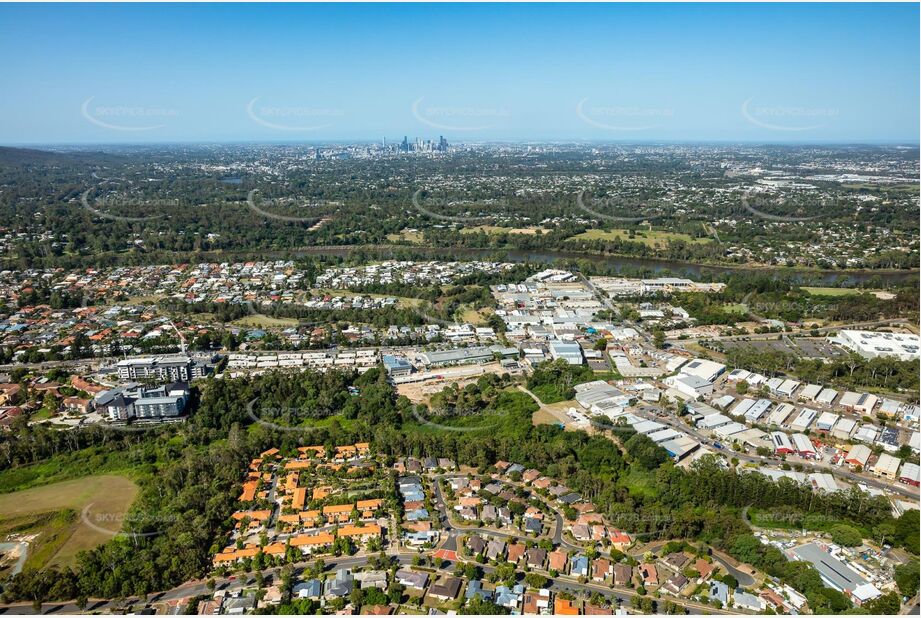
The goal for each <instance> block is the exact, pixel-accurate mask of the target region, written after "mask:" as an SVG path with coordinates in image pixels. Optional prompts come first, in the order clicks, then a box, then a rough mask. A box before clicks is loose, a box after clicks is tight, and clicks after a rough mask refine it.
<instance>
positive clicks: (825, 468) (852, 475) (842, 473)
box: [638, 405, 919, 501]
mask: <svg viewBox="0 0 921 618" xmlns="http://www.w3.org/2000/svg"><path fill="white" fill-rule="evenodd" d="M648 410H653V411H654V412H653V413H652V415H651V417H652V418H653V420H656V421H659V422H661V423H665V424H666V425H668V426H669V427H671V428H672V429H675V430H678V431H683V432H684V433H687V434H689V435H690V436H691V437H693V438H694V439H695V440H697V441H699V442H700V443H702V444H706V443H709V442H710V441H711V440H712V438H711V437H710V436H707V435H705V434H703V433H702V432H700V431H698V430H697V429H696V428H694V427H691V426H690V425H685V424H684V423H681V422H679V421H678V420H676V419H674V418H673V417H671V416H670V415H668V414H663V415H661V416H660V415H659V414H658V413H657V412H661V411H662V410H661V408H657V407H655V406H650V405H646V406H643V407H642V408H640V409H639V410H638V412H640V413H643V412H646V413H647V414H649V412H648ZM726 454H728V455H729V456H731V457H735V458H736V459H738V460H739V461H747V462H749V463H757V464H766V465H773V466H777V465H778V464H779V463H780V462H779V460H777V459H774V458H772V457H761V456H760V455H750V454H748V453H739V452H736V451H726ZM802 464H803V466H805V467H809V468H813V469H815V470H816V471H818V472H830V473H832V474H834V475H835V476H837V477H841V478H846V479H850V480H852V481H854V482H857V483H863V484H865V485H867V486H869V487H875V488H877V489H882V490H885V491H888V492H894V493H897V494H899V495H902V496H905V497H907V498H910V499H911V500H915V501H917V500H918V496H919V492H918V490H917V489H913V488H911V487H909V486H908V485H902V484H899V483H887V482H886V481H883V480H881V479H876V478H872V477H867V476H863V475H861V474H857V473H856V472H851V471H850V470H846V469H843V468H838V467H836V466H832V465H831V464H829V463H825V462H822V461H805V460H804V461H803V462H802Z"/></svg>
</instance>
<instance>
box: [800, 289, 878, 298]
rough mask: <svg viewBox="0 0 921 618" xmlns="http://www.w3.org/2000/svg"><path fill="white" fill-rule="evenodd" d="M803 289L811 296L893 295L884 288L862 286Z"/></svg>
mask: <svg viewBox="0 0 921 618" xmlns="http://www.w3.org/2000/svg"><path fill="white" fill-rule="evenodd" d="M802 289H803V290H804V291H806V292H809V293H810V294H812V295H813V296H854V295H856V294H872V295H873V296H876V297H877V298H882V299H886V298H892V297H893V296H894V295H893V294H892V293H891V292H886V291H885V290H868V289H864V288H822V287H804V288H802Z"/></svg>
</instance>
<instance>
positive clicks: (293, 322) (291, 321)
mask: <svg viewBox="0 0 921 618" xmlns="http://www.w3.org/2000/svg"><path fill="white" fill-rule="evenodd" d="M231 324H233V325H234V326H251V327H254V328H288V327H289V326H297V324H298V321H297V319H295V318H273V317H272V316H268V315H262V314H256V315H247V316H245V317H242V318H240V319H238V320H234V321H233V322H231Z"/></svg>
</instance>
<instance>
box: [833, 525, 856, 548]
mask: <svg viewBox="0 0 921 618" xmlns="http://www.w3.org/2000/svg"><path fill="white" fill-rule="evenodd" d="M829 532H831V540H832V541H834V542H835V543H837V544H838V545H844V546H845V547H857V546H858V545H860V544H861V543H863V536H862V535H861V534H860V530H857V529H856V528H854V527H853V526H849V525H847V524H835V525H834V526H832V527H831V530H829Z"/></svg>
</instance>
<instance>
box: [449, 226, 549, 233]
mask: <svg viewBox="0 0 921 618" xmlns="http://www.w3.org/2000/svg"><path fill="white" fill-rule="evenodd" d="M538 231H540V232H542V233H544V234H546V233H547V232H549V231H550V230H548V229H546V228H542V227H499V226H496V225H477V226H476V227H465V228H464V229H462V230H461V234H475V233H477V232H484V233H486V234H526V235H534V234H537V232H538Z"/></svg>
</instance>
